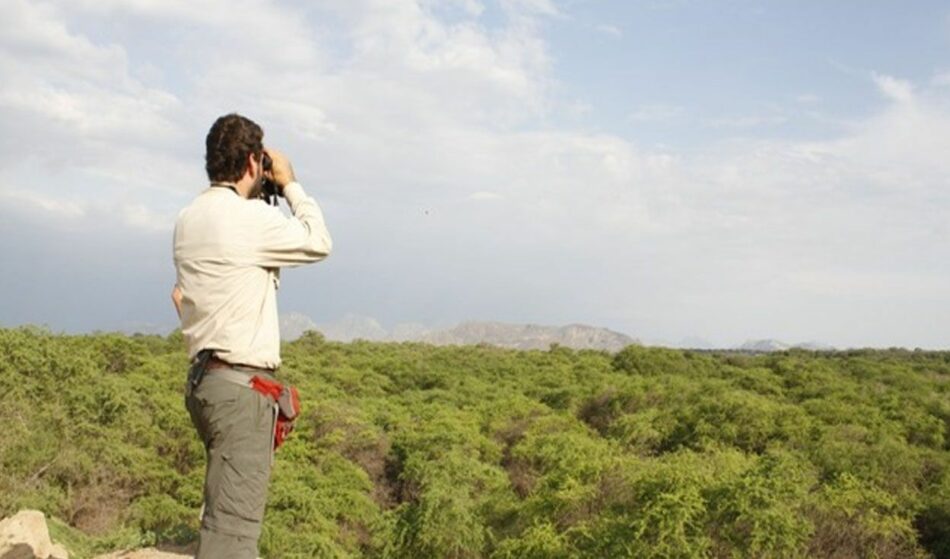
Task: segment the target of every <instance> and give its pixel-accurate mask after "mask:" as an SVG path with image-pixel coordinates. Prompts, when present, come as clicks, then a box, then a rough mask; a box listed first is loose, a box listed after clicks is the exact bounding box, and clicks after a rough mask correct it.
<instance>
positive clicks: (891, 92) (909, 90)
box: [872, 72, 914, 103]
mask: <svg viewBox="0 0 950 559" xmlns="http://www.w3.org/2000/svg"><path fill="white" fill-rule="evenodd" d="M872 78H873V79H874V83H875V85H877V88H878V89H879V90H880V91H881V93H882V94H884V95H885V96H886V97H888V98H890V99H893V100H894V101H899V102H903V103H906V102H909V101H912V100H913V98H914V87H913V85H911V83H910V82H909V81H907V80H901V79H898V78H895V77H893V76H888V75H885V74H878V73H877V72H875V73H873V74H872Z"/></svg>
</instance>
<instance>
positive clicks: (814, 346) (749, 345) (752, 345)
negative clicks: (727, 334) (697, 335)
mask: <svg viewBox="0 0 950 559" xmlns="http://www.w3.org/2000/svg"><path fill="white" fill-rule="evenodd" d="M792 348H798V349H809V350H814V351H824V350H833V349H834V347H832V346H830V345H827V344H822V343H819V342H803V343H800V344H788V343H785V342H780V341H778V340H770V339H767V340H749V341H747V342H745V343H744V344H742V345H740V346H738V347H737V348H736V349H739V350H742V351H784V350H786V349H792Z"/></svg>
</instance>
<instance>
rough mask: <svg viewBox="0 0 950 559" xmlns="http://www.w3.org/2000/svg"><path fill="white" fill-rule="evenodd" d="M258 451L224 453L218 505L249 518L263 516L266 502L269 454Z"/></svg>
mask: <svg viewBox="0 0 950 559" xmlns="http://www.w3.org/2000/svg"><path fill="white" fill-rule="evenodd" d="M261 454H262V453H260V452H237V453H224V454H222V456H221V460H222V462H223V464H222V468H221V486H220V492H219V494H218V503H217V505H218V506H217V508H218V510H220V511H221V512H223V513H225V514H228V515H231V516H236V517H238V518H240V519H242V520H247V521H250V522H260V521H261V520H262V519H263V518H264V506H265V505H266V503H267V481H268V479H267V478H268V475H269V473H270V472H269V469H268V467H267V466H268V465H269V460H270V457H269V455H265V456H263V457H262V456H261Z"/></svg>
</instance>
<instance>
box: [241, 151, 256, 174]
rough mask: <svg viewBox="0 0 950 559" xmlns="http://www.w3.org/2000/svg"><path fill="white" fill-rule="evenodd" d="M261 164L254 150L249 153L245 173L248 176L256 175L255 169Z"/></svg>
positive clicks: (245, 163)
mask: <svg viewBox="0 0 950 559" xmlns="http://www.w3.org/2000/svg"><path fill="white" fill-rule="evenodd" d="M259 166H260V163H259V162H258V161H257V160H256V159H254V152H251V153H249V154H247V161H245V162H244V174H245V175H246V176H248V177H252V178H253V177H254V176H256V175H255V171H257V168H258V167H259Z"/></svg>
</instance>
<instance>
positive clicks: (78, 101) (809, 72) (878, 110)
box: [0, 0, 950, 349]
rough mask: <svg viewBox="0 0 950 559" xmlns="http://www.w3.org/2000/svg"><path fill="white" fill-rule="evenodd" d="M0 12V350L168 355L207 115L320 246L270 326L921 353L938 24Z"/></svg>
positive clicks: (654, 15)
mask: <svg viewBox="0 0 950 559" xmlns="http://www.w3.org/2000/svg"><path fill="white" fill-rule="evenodd" d="M3 12H4V17H3V18H2V19H0V76H2V80H0V239H2V242H3V244H4V249H3V257H2V267H3V273H2V274H0V325H5V326H15V325H20V324H28V323H29V324H41V325H46V326H47V327H49V328H51V329H53V330H54V331H65V332H86V331H95V330H126V331H129V330H135V329H139V330H142V331H169V330H171V329H172V328H174V327H176V325H177V317H176V315H175V313H174V310H173V307H172V305H171V302H170V298H169V292H170V290H171V287H172V285H173V284H174V282H175V271H174V266H173V263H172V257H171V234H172V228H173V225H174V220H175V217H176V215H177V213H178V211H179V210H180V209H181V208H182V207H184V206H186V205H187V204H188V203H189V202H190V200H191V199H193V198H194V197H195V196H196V195H197V194H198V193H200V192H201V191H202V190H203V189H204V188H206V187H207V177H206V176H205V174H204V168H203V164H204V161H203V158H204V137H205V135H206V134H207V131H208V128H209V127H210V126H211V123H212V122H213V121H214V119H215V118H217V117H218V116H220V115H222V114H225V113H229V112H238V113H241V114H243V115H245V116H248V117H249V118H251V119H253V120H255V121H256V122H258V123H260V124H261V126H262V127H263V128H264V131H265V137H264V141H265V144H267V145H270V146H273V147H276V148H278V149H281V150H282V151H284V152H285V153H286V154H287V155H288V156H289V157H290V158H291V160H292V161H293V164H294V168H295V171H296V172H297V175H298V178H299V180H300V182H301V183H302V184H303V186H304V188H305V190H306V191H307V192H308V194H310V195H312V196H313V197H314V198H315V199H316V200H317V202H318V203H319V204H320V206H321V208H322V209H323V212H324V215H325V218H326V222H327V226H328V229H329V231H330V233H331V235H332V237H333V241H334V251H333V253H332V254H331V255H330V256H329V257H328V258H327V259H326V260H324V261H322V262H319V263H317V264H314V265H310V266H304V267H300V268H295V269H292V270H285V271H284V273H283V274H282V276H281V279H282V281H281V287H280V291H279V293H278V298H279V308H280V310H281V312H291V311H293V312H299V313H303V314H305V315H307V316H309V317H310V318H312V319H313V320H314V321H316V322H318V323H328V322H333V321H335V320H338V319H340V318H341V317H344V316H347V315H354V314H355V315H360V316H366V317H373V318H374V319H376V320H378V321H379V322H380V323H381V324H382V325H383V326H384V327H386V328H391V327H393V326H394V325H396V324H397V323H405V322H415V323H422V324H424V325H427V326H430V327H444V326H450V325H452V324H455V323H458V322H460V321H463V320H497V321H503V322H512V323H534V324H549V325H563V324H569V323H582V324H590V325H594V326H602V327H607V328H610V329H613V330H617V331H620V332H624V333H627V334H629V335H631V336H633V337H636V338H639V339H641V340H643V341H645V342H647V343H665V344H672V345H680V344H689V343H697V340H698V341H701V342H702V343H708V344H711V345H716V346H724V347H728V346H733V345H736V344H739V343H742V342H744V341H746V340H750V339H761V338H774V339H778V340H783V341H786V342H790V343H796V342H805V341H817V342H821V343H825V344H831V345H834V346H837V347H865V346H872V347H890V346H904V347H910V348H914V347H921V348H932V349H947V348H950V289H948V286H950V248H948V244H947V238H948V231H950V226H948V217H950V215H948V214H950V189H948V188H947V186H948V184H947V183H948V177H950V157H947V154H948V153H950V6H948V5H947V4H946V3H945V2H928V1H925V0H919V1H915V2H910V3H907V2H904V3H898V2H884V1H868V0H861V1H857V0H853V1H849V0H842V1H839V2H833V3H830V2H823V1H818V0H815V1H780V0H775V1H753V0H721V1H717V2H709V1H703V2H700V1H697V0H642V1H630V2H619V1H615V2H607V1H584V0H564V1H556V0H486V1H480V0H449V1H444V2H441V1H435V0H326V1H304V0H299V1H294V0H279V1H278V0H3ZM285 209H286V208H285Z"/></svg>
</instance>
